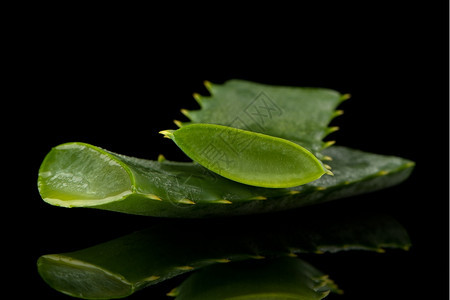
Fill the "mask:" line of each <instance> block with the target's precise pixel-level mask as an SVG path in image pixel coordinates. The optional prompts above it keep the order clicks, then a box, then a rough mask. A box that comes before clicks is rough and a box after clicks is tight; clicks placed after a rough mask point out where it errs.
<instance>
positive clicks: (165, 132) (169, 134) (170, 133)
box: [159, 130, 175, 139]
mask: <svg viewBox="0 0 450 300" xmlns="http://www.w3.org/2000/svg"><path fill="white" fill-rule="evenodd" d="M174 131H175V130H161V131H160V132H159V133H160V134H162V135H164V137H165V138H167V139H172V138H173V132H174Z"/></svg>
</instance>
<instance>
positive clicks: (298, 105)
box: [176, 79, 349, 156]
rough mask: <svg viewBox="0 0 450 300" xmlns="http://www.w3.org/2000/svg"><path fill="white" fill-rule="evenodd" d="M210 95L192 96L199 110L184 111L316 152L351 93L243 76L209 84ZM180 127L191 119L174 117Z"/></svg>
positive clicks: (323, 145)
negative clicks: (184, 119) (341, 104)
mask: <svg viewBox="0 0 450 300" xmlns="http://www.w3.org/2000/svg"><path fill="white" fill-rule="evenodd" d="M205 86H206V87H207V88H208V90H209V91H210V93H211V96H201V95H199V94H194V98H195V99H196V100H197V102H198V103H199V105H200V106H201V109H200V110H193V111H188V110H185V109H183V110H182V113H183V114H184V115H186V116H187V117H188V118H189V119H190V121H191V122H192V123H210V124H218V125H224V126H229V127H235V128H239V129H244V130H248V131H253V132H259V133H264V134H267V135H271V136H275V137H280V138H284V139H287V140H290V141H292V142H294V143H297V144H299V145H300V146H302V147H305V148H307V149H308V150H310V151H311V152H313V153H314V154H315V155H316V156H317V155H319V152H320V151H321V150H322V149H324V148H326V147H327V146H329V145H330V144H331V143H330V142H324V141H323V139H324V138H325V137H326V136H327V135H328V134H329V133H331V132H333V131H335V130H337V128H336V127H328V124H329V123H330V121H331V120H332V119H333V118H335V117H336V116H338V115H340V114H342V111H336V108H337V106H338V105H339V104H340V103H341V102H342V101H343V100H346V99H348V98H349V95H348V94H344V95H343V94H340V93H338V92H337V91H334V90H330V89H324V88H305V87H289V86H273V85H266V84H261V83H256V82H250V81H245V80H236V79H234V80H229V81H226V82H225V83H224V84H213V83H210V82H205ZM176 124H178V125H179V126H184V125H186V124H189V123H182V122H179V121H176Z"/></svg>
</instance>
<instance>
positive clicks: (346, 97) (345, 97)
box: [339, 93, 352, 101]
mask: <svg viewBox="0 0 450 300" xmlns="http://www.w3.org/2000/svg"><path fill="white" fill-rule="evenodd" d="M351 97H352V95H351V94H348V93H347V94H343V95H342V96H341V98H340V99H339V100H340V101H345V100H348V99H350V98H351Z"/></svg>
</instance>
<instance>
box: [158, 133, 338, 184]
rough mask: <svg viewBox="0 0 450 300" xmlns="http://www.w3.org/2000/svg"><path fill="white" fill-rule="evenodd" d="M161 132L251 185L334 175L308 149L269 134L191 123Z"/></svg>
mask: <svg viewBox="0 0 450 300" xmlns="http://www.w3.org/2000/svg"><path fill="white" fill-rule="evenodd" d="M160 133H162V134H164V135H165V137H167V138H170V139H172V140H173V141H174V142H175V143H176V144H177V146H178V147H180V148H181V150H183V152H184V153H186V155H188V156H189V157H190V158H192V159H193V160H194V161H195V162H197V163H199V164H201V165H202V166H204V167H206V168H208V169H209V170H211V171H213V172H215V173H217V174H219V175H221V176H223V177H226V178H228V179H231V180H234V181H237V182H240V183H245V184H248V185H253V186H260V187H270V188H285V187H294V186H298V185H302V184H305V183H308V182H311V181H314V180H316V179H318V178H320V177H321V176H322V175H323V174H325V173H328V174H332V173H330V171H328V170H327V169H326V168H325V167H324V166H323V164H322V163H321V162H320V161H319V160H318V159H317V158H316V157H315V156H314V155H313V154H312V153H311V152H309V151H308V150H306V149H305V148H303V147H301V146H299V145H297V144H295V143H293V142H290V141H288V140H285V139H281V138H277V137H273V136H270V135H266V134H261V133H256V132H252V131H248V130H242V129H237V128H233V127H228V126H222V125H215V124H191V125H188V126H183V127H182V128H180V129H178V130H165V131H161V132H160Z"/></svg>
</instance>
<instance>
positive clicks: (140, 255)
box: [37, 215, 410, 299]
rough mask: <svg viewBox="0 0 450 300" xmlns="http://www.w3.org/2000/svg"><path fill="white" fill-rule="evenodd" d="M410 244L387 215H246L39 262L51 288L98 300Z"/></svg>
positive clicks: (178, 225)
mask: <svg viewBox="0 0 450 300" xmlns="http://www.w3.org/2000/svg"><path fill="white" fill-rule="evenodd" d="M246 225H247V226H246ZM330 229H331V230H330ZM409 246H410V240H409V237H408V234H407V233H406V231H405V229H404V228H403V227H402V226H401V225H400V224H399V223H398V222H397V221H395V220H394V219H392V218H391V217H389V216H377V215H372V216H361V217H358V218H355V217H349V216H345V215H344V216H339V218H338V219H337V220H332V219H329V218H321V217H320V216H319V217H317V216H314V217H311V218H308V217H307V216H305V217H303V218H299V217H298V215H295V216H283V218H281V219H278V218H277V219H275V220H272V219H270V218H266V217H264V218H259V219H258V218H254V219H253V220H252V226H248V220H247V218H246V219H245V220H243V219H233V220H229V221H228V222H226V221H224V220H210V221H208V223H207V226H205V223H204V222H197V223H195V222H186V221H183V222H181V221H175V220H171V222H166V223H162V224H158V225H156V226H153V227H150V228H148V229H144V230H142V231H138V232H135V233H132V234H129V235H126V236H124V237H120V238H117V239H114V240H112V241H108V242H105V243H102V244H98V245H96V246H93V247H89V248H86V249H83V250H78V251H75V252H70V253H61V254H49V255H43V256H41V257H40V258H39V259H38V262H37V265H38V271H39V274H40V275H41V277H42V278H43V279H44V280H45V281H46V282H47V283H48V284H49V285H50V286H51V287H53V288H54V289H56V290H58V291H60V292H62V293H66V294H69V295H72V296H76V297H81V298H88V299H101V298H120V297H125V296H128V295H130V294H132V293H134V292H135V291H137V290H139V289H142V288H144V287H146V286H150V285H153V284H156V283H158V282H161V281H164V280H167V279H169V278H172V277H174V276H177V275H180V274H183V273H186V272H190V271H193V270H196V269H199V268H202V267H205V266H208V265H212V264H218V263H228V262H234V261H242V260H252V259H257V260H259V259H264V258H275V257H293V256H296V255H300V254H302V253H323V252H336V251H344V250H351V249H352V250H370V251H378V252H382V251H383V249H385V248H401V249H408V248H409Z"/></svg>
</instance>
